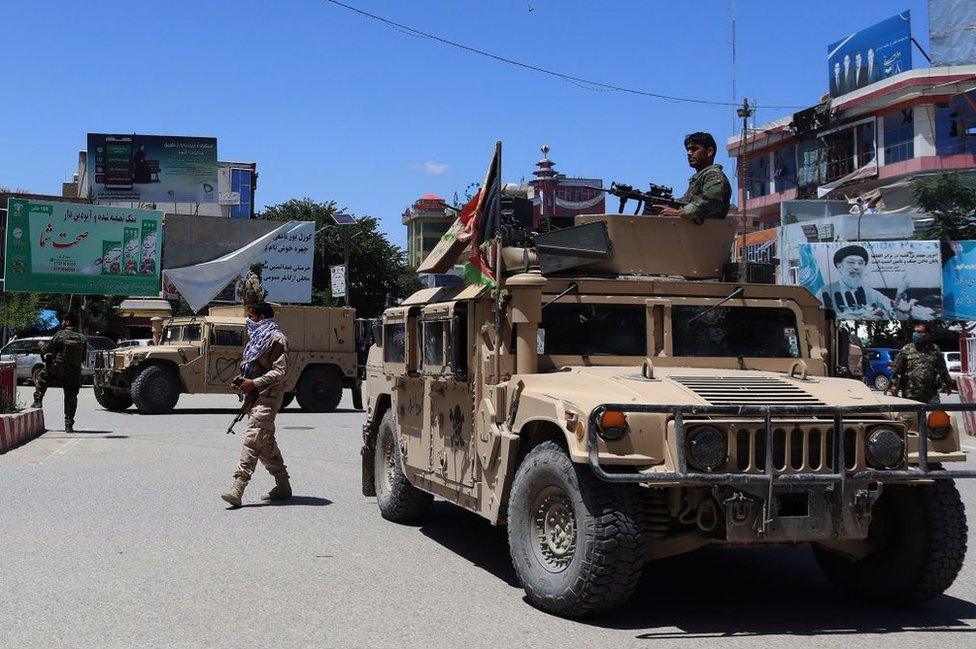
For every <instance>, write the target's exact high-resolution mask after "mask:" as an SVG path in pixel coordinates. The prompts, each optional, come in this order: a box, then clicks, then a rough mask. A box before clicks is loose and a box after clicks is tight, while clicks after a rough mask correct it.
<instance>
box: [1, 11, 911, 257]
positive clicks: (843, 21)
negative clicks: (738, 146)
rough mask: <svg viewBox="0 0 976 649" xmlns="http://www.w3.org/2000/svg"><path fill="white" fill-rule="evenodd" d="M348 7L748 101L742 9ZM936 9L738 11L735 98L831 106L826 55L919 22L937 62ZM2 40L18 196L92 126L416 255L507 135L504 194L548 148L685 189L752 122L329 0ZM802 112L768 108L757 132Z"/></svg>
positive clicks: (54, 176)
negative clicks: (442, 200)
mask: <svg viewBox="0 0 976 649" xmlns="http://www.w3.org/2000/svg"><path fill="white" fill-rule="evenodd" d="M346 1H347V2H348V3H349V4H353V5H356V6H358V7H361V8H363V9H365V10H368V11H371V12H373V13H377V14H381V15H384V16H386V17H388V18H390V19H391V20H395V21H398V22H401V23H405V24H408V25H411V26H414V27H417V28H419V29H423V30H425V31H429V32H434V33H437V34H439V35H442V36H444V37H446V38H450V39H452V40H457V41H461V42H464V43H466V44H469V45H472V46H475V47H479V48H481V49H486V50H490V51H493V52H497V53H499V54H502V55H505V56H507V57H510V58H513V59H518V60H521V61H525V62H527V63H532V64H535V65H539V66H542V67H548V68H552V69H555V70H559V71H562V72H566V73H569V74H573V75H576V76H580V77H585V78H591V79H595V80H600V81H604V82H607V83H612V84H616V85H623V86H629V87H633V88H637V89H641V90H647V91H651V92H659V93H666V94H672V95H682V96H689V97H697V98H705V99H713V100H718V101H730V100H731V97H732V81H731V70H732V65H731V56H730V49H731V48H730V42H731V31H730V17H731V4H732V3H731V0H724V1H718V0H703V1H698V2H682V3H665V2H648V1H644V2H640V1H632V2H582V1H562V2H557V1H556V0H531V2H526V1H515V0H496V1H494V2H469V1H460V0H455V1H449V0H430V1H424V2H421V1H414V2H411V1H408V0H401V1H399V2H392V1H378V0H346ZM926 4H927V3H926V1H925V0H897V1H896V2H894V3H892V2H880V1H874V2H851V1H850V0H845V1H843V2H842V1H837V0H820V1H819V2H815V3H812V2H773V1H768V2H767V1H765V0H763V1H760V0H738V2H737V5H738V63H737V66H736V71H737V97H736V99H737V100H741V97H742V96H743V95H746V96H749V97H750V98H754V99H756V100H757V101H758V103H759V106H760V107H762V106H763V105H767V106H770V105H797V106H809V105H812V104H814V103H816V102H817V101H818V100H819V98H820V95H821V93H823V92H824V91H825V90H826V83H827V72H826V63H825V60H826V48H827V45H828V44H829V43H831V42H833V41H835V40H838V39H840V38H842V37H844V36H846V35H847V34H848V33H850V32H851V31H854V30H856V29H859V28H862V27H866V26H868V25H870V24H872V23H874V22H877V21H880V20H882V19H884V18H887V17H889V16H891V15H893V14H895V13H897V12H899V11H904V10H906V9H910V10H911V12H912V31H913V32H914V34H915V37H916V38H917V39H918V40H919V42H920V43H921V44H922V46H923V47H926V48H927V46H928V34H927V29H928V21H927V15H926V8H925V7H926ZM530 7H531V11H530ZM4 27H5V32H6V35H5V37H4V38H3V39H2V41H0V79H2V80H3V83H4V88H5V91H6V92H5V98H4V102H3V104H2V106H0V185H3V186H8V187H17V188H25V189H28V190H30V191H33V192H37V193H60V183H61V182H62V181H63V180H67V179H69V178H70V175H71V173H72V172H73V171H74V165H75V162H76V151H77V150H78V149H80V148H83V147H84V146H85V134H86V133H88V132H90V131H91V132H119V133H126V132H136V133H147V134H168V135H206V136H214V137H217V138H218V155H219V157H220V159H222V160H242V161H256V162H257V163H258V171H259V174H260V179H259V182H258V191H257V205H258V206H259V207H261V206H264V205H266V204H273V203H278V202H282V201H284V200H287V199H288V198H292V197H304V196H309V197H311V198H314V199H317V200H328V199H332V200H335V201H337V202H338V203H339V205H340V206H343V207H346V208H348V209H349V210H350V211H352V212H354V213H356V214H359V215H365V214H369V215H373V216H376V217H379V218H380V219H381V221H382V223H383V226H384V229H385V230H386V231H387V232H389V233H390V235H391V238H392V239H393V240H394V241H396V242H398V243H401V244H402V242H403V241H404V239H405V232H404V228H403V226H402V225H401V224H400V214H401V213H402V211H403V209H404V207H406V206H407V205H409V204H410V203H411V202H412V201H413V200H414V199H415V198H417V197H418V196H420V195H422V194H425V193H427V192H435V193H437V194H440V195H441V196H444V197H446V198H450V197H451V196H452V195H453V193H454V192H455V191H458V192H459V193H463V189H464V187H465V186H466V185H467V184H468V183H470V182H472V181H479V180H480V179H481V176H482V175H483V174H484V170H485V167H486V166H487V163H488V159H489V156H490V153H491V147H492V144H493V142H494V141H495V140H496V139H500V140H502V141H503V146H504V162H503V175H504V177H505V180H506V181H518V180H519V179H520V178H521V177H523V176H526V177H528V176H529V175H530V174H531V172H532V171H533V169H534V167H533V163H534V162H535V161H536V160H538V159H539V157H540V153H539V146H540V145H542V144H549V145H550V147H551V149H552V150H551V153H550V157H551V158H552V159H553V160H555V161H556V166H557V169H558V170H559V171H562V172H564V173H567V174H569V175H580V176H588V177H597V178H603V179H604V181H605V182H606V183H607V184H609V182H610V181H611V180H620V181H625V182H629V183H632V184H635V185H645V184H646V183H647V182H652V181H653V182H658V183H664V184H669V185H674V187H675V191H676V193H678V194H680V193H681V192H683V191H684V187H685V185H686V181H687V178H688V176H689V175H690V170H689V169H688V167H687V166H686V163H685V160H684V157H683V150H682V146H681V141H682V138H683V136H684V134H686V133H688V132H691V131H695V130H708V131H711V132H712V133H713V134H715V136H716V139H717V140H719V142H720V145H721V144H722V143H724V141H725V139H726V138H728V137H729V136H730V135H731V134H732V132H733V128H734V124H735V123H736V122H734V120H733V115H734V110H733V109H732V108H729V107H715V106H701V105H694V104H683V103H675V102H666V101H659V100H652V99H647V98H642V97H637V96H634V95H629V94H624V93H619V92H605V91H594V90H591V89H586V88H582V87H580V86H578V85H575V84H572V83H568V82H565V81H561V80H557V79H553V78H550V77H547V76H543V75H540V74H538V73H534V72H529V71H527V70H522V69H519V68H515V67H512V66H509V65H505V64H501V63H498V62H495V61H491V60H487V59H484V58H481V57H477V56H474V55H471V54H467V53H465V52H461V51H458V50H456V49H453V48H449V47H446V46H444V45H440V44H438V43H436V42H432V41H430V40H428V39H422V38H417V37H414V36H410V35H407V34H404V33H401V32H398V31H394V30H392V29H390V28H388V27H385V26H383V25H381V24H378V23H376V22H373V21H370V20H368V19H365V18H363V17H360V16H358V15H355V14H352V13H350V12H348V11H346V10H343V9H340V8H338V7H335V6H333V5H330V4H328V3H326V2H322V1H321V0H278V1H273V0H233V1H230V0H208V1H206V2H201V1H199V0H197V1H194V2H191V1H184V0H170V1H168V2H165V3H135V2H107V1H106V2H93V3H83V2H76V1H75V2H53V1H51V2H13V3H8V5H7V6H6V7H5V9H4ZM913 57H914V59H913V60H914V63H915V65H916V66H917V67H920V66H923V65H925V61H924V59H923V58H922V57H921V55H919V54H918V52H917V51H916V52H914V53H913ZM789 112H792V111H791V110H783V109H762V108H761V109H760V111H759V113H758V119H759V121H760V122H763V121H769V120H772V119H774V118H776V117H779V116H782V115H784V114H787V113H789ZM735 128H738V127H735ZM720 148H722V149H723V152H722V153H724V147H722V146H720ZM722 153H720V160H719V161H720V162H725V156H724V155H723V154H722ZM726 166H727V172H728V173H729V175H730V176H731V175H733V171H734V169H733V168H732V167H731V165H726Z"/></svg>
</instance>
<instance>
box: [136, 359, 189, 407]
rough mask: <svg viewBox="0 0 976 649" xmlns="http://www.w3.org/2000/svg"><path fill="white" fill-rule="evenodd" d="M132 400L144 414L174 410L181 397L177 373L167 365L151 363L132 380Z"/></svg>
mask: <svg viewBox="0 0 976 649" xmlns="http://www.w3.org/2000/svg"><path fill="white" fill-rule="evenodd" d="M131 394H132V402H133V403H135V404H136V408H137V409H138V410H139V412H140V414H143V415H161V414H164V413H167V412H172V410H173V408H174V407H175V406H176V402H177V401H178V400H179V398H180V382H179V379H177V378H176V373H175V372H173V370H172V369H170V368H169V367H166V366H165V365H150V366H149V367H147V368H146V369H144V370H142V371H141V372H139V375H138V376H136V378H135V380H134V381H133V382H132V388H131Z"/></svg>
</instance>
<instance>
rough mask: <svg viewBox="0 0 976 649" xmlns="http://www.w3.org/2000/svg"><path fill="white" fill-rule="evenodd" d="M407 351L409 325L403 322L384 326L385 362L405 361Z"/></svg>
mask: <svg viewBox="0 0 976 649" xmlns="http://www.w3.org/2000/svg"><path fill="white" fill-rule="evenodd" d="M406 352H407V326H406V325H405V324H404V323H402V322H398V323H394V324H388V325H385V326H384V327H383V362H385V363H405V362H406V355H407V354H406Z"/></svg>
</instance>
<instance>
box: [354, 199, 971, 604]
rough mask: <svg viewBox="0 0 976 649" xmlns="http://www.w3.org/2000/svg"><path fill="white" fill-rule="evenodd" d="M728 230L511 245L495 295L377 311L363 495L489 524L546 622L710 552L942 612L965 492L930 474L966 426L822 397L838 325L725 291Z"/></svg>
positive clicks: (852, 390)
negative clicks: (736, 552) (737, 549)
mask: <svg viewBox="0 0 976 649" xmlns="http://www.w3.org/2000/svg"><path fill="white" fill-rule="evenodd" d="M734 230H735V225H734V224H733V223H732V222H727V221H706V222H705V223H704V224H702V225H695V224H694V223H690V222H685V221H681V220H676V219H663V218H654V217H625V216H618V215H592V216H580V217H576V225H575V226H574V227H571V228H567V229H565V230H554V231H552V232H549V233H544V234H540V233H534V236H533V237H531V239H532V240H531V242H530V245H524V246H521V247H517V246H508V247H506V248H505V249H504V250H503V251H502V254H500V255H499V258H500V259H501V260H502V266H503V268H502V269H501V270H500V272H498V273H497V274H498V277H497V286H495V287H491V288H487V287H480V286H467V287H462V288H457V287H455V288H438V289H425V290H422V291H419V292H417V293H415V294H414V295H413V296H411V297H410V298H409V299H407V300H406V301H405V302H404V303H403V304H401V305H399V306H396V307H394V308H390V309H387V310H386V312H385V313H384V314H383V318H382V321H381V323H380V326H379V327H378V329H379V330H378V331H377V334H378V335H377V338H376V340H377V344H376V345H375V346H374V347H373V348H372V349H371V350H370V354H369V360H368V362H367V372H366V374H367V380H366V391H367V413H368V415H367V422H366V425H365V427H364V431H363V436H364V443H363V492H364V494H366V495H369V496H372V495H375V496H376V501H377V504H378V506H379V509H380V513H381V514H382V515H383V516H384V517H385V518H387V519H389V520H392V521H398V522H414V521H417V520H419V519H421V518H422V517H423V516H424V514H425V513H426V511H427V510H428V508H429V507H430V504H431V501H432V499H433V498H434V497H435V496H439V497H441V498H444V499H446V500H448V501H450V502H452V503H454V504H456V505H458V506H460V507H463V508H465V509H468V510H470V511H472V512H475V513H477V514H479V515H480V516H483V517H485V518H486V519H488V520H489V521H491V522H492V523H493V524H499V525H502V524H504V525H507V526H508V543H509V547H510V551H511V557H512V562H513V564H514V566H515V571H516V574H517V576H518V579H519V581H520V583H521V584H522V586H523V587H524V589H525V591H526V594H527V595H528V599H529V600H530V601H531V602H532V603H533V604H534V605H536V606H538V607H540V608H542V609H545V610H547V611H550V612H553V613H556V614H559V615H565V616H579V615H586V614H591V613H596V612H599V611H604V610H607V609H610V608H613V607H615V606H618V605H619V604H621V603H622V602H624V601H625V600H626V599H628V598H629V597H630V595H631V594H632V593H633V591H634V588H635V586H636V584H637V580H638V578H639V576H640V575H641V571H642V567H643V566H644V564H645V563H646V562H648V561H653V560H655V559H659V558H662V557H667V556H670V555H675V554H679V553H684V552H689V551H691V550H693V549H696V548H699V547H702V546H705V545H710V544H715V545H775V544H806V545H809V546H810V547H812V549H813V552H814V553H815V555H816V558H817V560H818V562H819V564H820V565H821V566H822V568H823V570H824V572H825V574H826V575H827V577H828V578H830V579H831V580H832V581H833V582H834V583H836V584H837V585H838V586H839V587H841V588H843V589H844V590H846V591H848V592H849V593H852V594H854V595H860V596H863V597H866V598H870V599H872V600H875V601H879V600H884V601H893V602H898V603H914V602H919V601H923V600H927V599H930V598H932V597H935V596H937V595H938V594H940V593H942V592H943V591H944V590H945V589H946V588H948V587H949V585H950V584H951V583H952V581H953V580H954V579H955V577H956V575H957V574H958V572H959V569H960V567H961V565H962V562H963V557H964V554H965V550H966V532H965V529H966V527H965V526H966V523H965V514H964V510H963V506H962V503H961V501H960V498H959V494H958V492H957V490H956V488H955V486H954V484H953V479H954V478H958V477H973V474H974V472H972V471H963V470H956V471H950V470H949V469H948V468H947V467H951V466H952V465H953V463H958V462H963V461H964V460H965V456H964V453H963V452H962V450H961V447H960V438H959V435H960V433H959V426H958V422H957V418H956V416H955V414H954V412H955V411H958V410H960V409H963V408H965V406H958V405H957V406H945V407H941V406H938V405H931V404H920V403H916V402H913V401H908V400H905V399H898V398H894V397H887V396H883V395H880V394H877V393H874V392H872V391H871V390H870V389H869V388H868V387H867V386H866V385H864V384H863V383H861V382H859V381H854V380H850V379H843V378H837V377H834V376H831V374H832V373H833V370H832V367H833V365H834V362H833V360H832V359H833V357H834V356H835V349H834V348H835V347H836V346H837V342H836V333H835V331H836V327H835V324H836V323H835V322H834V321H833V320H832V319H830V318H829V317H828V316H829V314H827V313H825V312H824V311H823V310H822V309H821V306H820V304H819V302H818V301H817V300H816V299H815V298H814V297H813V296H812V295H811V294H810V293H809V292H808V291H807V290H806V289H804V288H802V287H796V286H778V285H771V284H750V283H743V282H738V281H735V279H734V278H733V279H732V281H727V280H726V279H725V278H723V267H724V265H725V263H726V262H727V261H728V252H729V248H730V244H731V241H732V237H733V236H734ZM455 252H456V251H455ZM441 253H444V254H447V253H445V251H444V250H442V251H441ZM448 256H449V254H448ZM428 261H429V262H430V263H429V264H427V265H428V266H429V267H437V266H438V265H442V261H438V260H428ZM425 263H426V262H425ZM451 263H453V262H451Z"/></svg>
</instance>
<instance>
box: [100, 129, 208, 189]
mask: <svg viewBox="0 0 976 649" xmlns="http://www.w3.org/2000/svg"><path fill="white" fill-rule="evenodd" d="M88 187H89V191H90V193H91V198H93V199H94V200H96V201H133V202H140V203H216V202H217V201H218V200H219V194H218V190H217V139H216V138H212V137H179V136H172V137H170V136H163V135H134V134H130V135H122V134H118V135H116V134H106V133H89V134H88Z"/></svg>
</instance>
